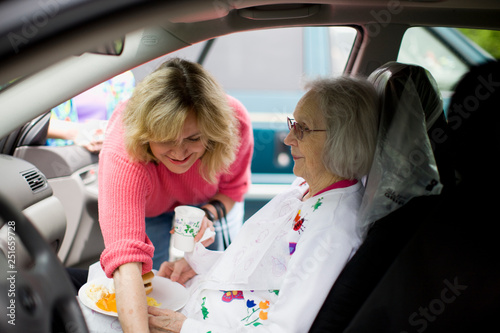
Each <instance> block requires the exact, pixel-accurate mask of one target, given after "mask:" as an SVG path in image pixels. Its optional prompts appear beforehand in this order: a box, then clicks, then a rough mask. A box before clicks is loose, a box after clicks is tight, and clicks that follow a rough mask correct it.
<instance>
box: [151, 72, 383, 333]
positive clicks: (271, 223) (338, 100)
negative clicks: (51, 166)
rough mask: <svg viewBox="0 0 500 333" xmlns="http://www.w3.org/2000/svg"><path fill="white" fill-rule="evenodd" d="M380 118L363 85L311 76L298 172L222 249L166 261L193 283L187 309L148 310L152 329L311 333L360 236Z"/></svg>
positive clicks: (301, 113) (297, 138)
mask: <svg viewBox="0 0 500 333" xmlns="http://www.w3.org/2000/svg"><path fill="white" fill-rule="evenodd" d="M377 123H378V107H377V98H376V94H375V91H374V88H373V86H372V85H371V84H370V83H368V82H367V81H365V80H363V79H357V78H351V77H340V78H336V79H326V80H318V81H314V82H312V83H311V84H310V85H309V90H308V92H307V93H306V94H305V95H304V96H303V97H302V99H301V100H300V101H299V102H298V104H297V107H296V109H295V111H294V119H288V126H289V128H290V133H289V134H288V136H287V137H286V138H285V143H286V144H287V145H289V146H290V147H291V153H292V156H293V159H294V162H295V165H294V169H293V171H294V174H295V175H296V176H298V177H299V178H298V179H297V180H296V181H295V182H294V183H293V184H292V186H291V187H290V189H289V190H287V191H285V192H284V193H281V194H280V195H278V196H276V197H275V198H273V199H272V200H271V201H270V202H269V203H268V204H267V205H266V206H264V207H263V208H262V209H261V210H260V211H259V212H257V213H256V214H255V215H254V216H253V217H251V218H250V219H249V220H248V221H247V222H246V223H245V224H244V226H243V228H242V229H241V231H240V233H239V235H238V236H237V238H236V239H235V240H234V242H233V243H232V244H231V246H229V248H228V249H227V250H226V251H225V252H211V251H207V250H206V249H205V248H204V247H203V245H202V244H200V243H197V244H196V246H195V251H194V252H193V253H192V254H188V255H186V257H185V259H182V260H180V261H177V262H175V263H164V264H163V265H162V267H161V269H160V271H159V274H160V275H164V276H167V277H170V278H171V279H172V280H174V281H179V282H181V283H185V282H186V281H187V280H189V279H190V280H189V281H188V283H187V285H188V286H189V290H190V298H189V300H188V302H187V304H186V305H185V306H184V308H183V309H182V313H177V312H173V311H170V310H162V309H157V308H153V307H151V308H149V313H150V314H151V316H150V318H149V327H150V331H151V332H166V331H168V332H189V333H193V332H203V333H206V332H210V331H212V332H235V331H238V332H246V331H247V330H248V331H251V330H252V329H254V328H255V327H256V326H259V329H260V331H265V332H284V333H285V332H286V333H290V332H307V331H308V329H309V328H310V326H311V324H312V322H313V320H314V318H315V316H316V313H317V311H318V310H319V308H320V307H321V305H322V303H323V301H324V299H325V297H326V294H327V293H328V291H329V289H330V287H331V285H332V284H333V283H334V282H335V280H336V278H337V276H338V275H339V273H340V271H341V270H342V268H343V267H344V265H345V264H346V262H347V261H348V260H349V259H350V258H351V257H352V255H353V254H354V253H355V252H356V250H357V248H358V247H359V245H360V243H361V242H362V239H361V236H360V235H359V234H358V233H357V229H356V220H357V212H358V208H359V206H360V203H361V197H362V195H363V186H362V184H361V183H360V181H359V180H360V178H361V177H362V176H364V175H365V174H367V173H368V170H369V168H370V166H371V162H372V158H373V153H374V149H375V141H376V135H377ZM193 276H194V278H192V277H193ZM191 278H192V279H191Z"/></svg>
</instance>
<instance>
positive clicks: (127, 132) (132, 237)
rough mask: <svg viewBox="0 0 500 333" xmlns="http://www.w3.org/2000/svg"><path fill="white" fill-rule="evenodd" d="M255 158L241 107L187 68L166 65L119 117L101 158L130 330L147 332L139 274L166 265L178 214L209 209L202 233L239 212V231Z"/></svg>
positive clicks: (106, 222) (111, 270)
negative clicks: (182, 209) (185, 208)
mask: <svg viewBox="0 0 500 333" xmlns="http://www.w3.org/2000/svg"><path fill="white" fill-rule="evenodd" d="M252 152H253V136H252V129H251V123H250V119H249V116H248V113H247V111H246V109H245V108H244V106H243V105H242V104H241V103H240V102H238V101H237V100H236V99H234V98H232V97H230V96H227V95H226V94H225V93H224V91H223V89H222V88H221V87H220V85H219V84H218V83H217V82H216V81H215V79H214V78H213V77H212V76H211V75H210V74H209V73H208V72H207V71H206V70H204V69H203V68H202V67H201V66H200V65H198V64H195V63H191V62H189V61H186V60H181V59H178V58H175V59H171V60H168V61H166V62H165V63H164V64H162V65H161V66H160V68H158V69H157V70H156V71H155V72H153V73H152V74H150V75H149V76H148V77H146V78H145V79H144V80H143V81H141V82H140V83H139V84H138V85H137V87H136V89H135V91H134V93H133V95H132V97H131V99H130V100H129V101H128V102H127V103H126V104H124V105H121V106H120V107H119V108H118V109H117V110H116V111H115V112H114V113H113V116H112V118H111V119H110V122H109V125H108V128H107V132H106V139H105V142H104V145H103V148H102V151H101V154H100V160H99V222H100V225H101V229H102V233H103V237H104V242H105V250H104V251H103V253H102V255H101V265H102V267H103V269H104V271H105V273H106V275H107V276H108V277H113V278H114V281H115V287H116V297H117V305H118V314H119V317H120V321H121V323H122V326H123V328H124V331H125V332H142V331H147V320H146V321H145V320H144V319H145V318H146V317H147V309H146V296H145V294H144V290H143V289H144V287H143V283H142V279H141V275H142V274H144V273H146V272H148V271H150V270H151V269H152V268H153V263H154V268H156V269H158V268H159V266H160V265H161V263H162V262H163V261H165V260H168V242H169V235H170V234H169V231H170V229H171V226H172V215H173V214H172V212H173V210H174V208H175V207H176V206H178V205H196V206H200V207H201V208H203V209H205V210H206V213H207V217H206V218H204V224H205V226H207V225H209V224H210V223H209V219H208V217H209V218H210V219H215V220H217V219H218V218H219V217H220V216H218V213H217V210H216V208H215V207H214V205H215V206H217V205H222V206H223V207H224V208H225V210H226V211H227V212H228V220H231V218H230V215H231V214H233V213H234V212H235V211H236V210H239V211H240V212H241V213H240V214H236V213H237V212H236V213H235V215H237V216H238V215H239V221H238V218H235V219H233V221H232V222H231V221H230V222H229V223H228V224H229V229H231V228H232V229H234V230H231V231H234V232H235V231H237V229H238V227H239V226H241V224H242V219H243V214H242V209H241V207H242V206H241V205H242V204H241V202H242V201H243V196H244V194H245V193H246V191H247V189H248V186H249V183H250V163H251V159H252ZM236 207H238V208H236ZM202 231H203V228H202V230H200V233H199V234H198V237H197V238H195V240H199V239H200V238H201V234H202ZM211 241H213V239H212V240H209V242H211ZM216 242H217V239H216ZM204 245H207V244H206V243H204ZM153 255H154V259H152V258H153ZM141 318H142V320H141ZM140 323H143V324H144V323H145V324H146V326H145V327H142V328H140V327H135V326H134V325H137V324H139V325H140Z"/></svg>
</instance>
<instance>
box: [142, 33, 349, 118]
mask: <svg viewBox="0 0 500 333" xmlns="http://www.w3.org/2000/svg"><path fill="white" fill-rule="evenodd" d="M355 37H356V30H355V29H353V28H349V27H296V28H276V29H268V30H256V31H248V32H241V33H235V34H231V35H227V36H223V37H219V38H216V39H215V40H214V41H213V43H212V44H211V46H210V49H209V51H208V54H207V55H206V57H205V59H204V62H203V66H204V67H205V68H206V69H207V70H208V71H210V72H211V73H212V74H213V75H214V76H215V77H216V79H217V80H218V81H219V82H220V83H221V84H222V86H223V87H224V89H225V90H226V91H227V92H228V93H229V94H231V95H233V96H234V97H236V98H238V99H239V100H240V101H241V102H242V103H243V104H244V105H245V106H246V107H247V109H248V110H249V111H250V112H251V113H253V114H254V117H253V119H255V120H256V121H258V120H259V119H260V118H259V115H258V114H259V113H265V114H267V115H268V114H269V113H279V114H283V113H285V114H291V113H292V112H293V110H294V108H295V105H296V103H297V102H298V100H299V99H300V97H301V96H302V94H303V84H304V82H305V81H306V80H307V79H312V78H316V77H318V76H332V75H340V74H342V73H343V72H344V69H345V66H346V63H347V59H348V57H349V54H350V52H351V49H352V46H353V44H354V39H355ZM206 45H207V42H203V43H198V44H196V45H193V46H191V47H188V48H185V49H182V50H179V51H177V52H174V53H171V54H169V55H167V56H165V57H163V58H160V59H156V60H155V61H153V62H150V63H148V64H145V65H143V66H141V67H142V68H138V69H136V70H135V71H136V72H143V73H136V77H139V80H140V78H141V77H144V76H145V75H147V73H146V72H151V71H152V70H154V69H155V68H156V67H157V66H158V65H159V64H160V63H161V62H163V61H164V60H165V58H168V57H174V56H178V57H182V58H186V59H189V60H191V61H197V60H198V59H199V57H200V55H201V54H202V52H203V49H204V47H205V46H206ZM144 68H146V70H143V69H144ZM265 118H266V119H265V120H264V122H270V121H272V120H271V118H269V117H268V116H266V117H265ZM272 119H274V118H272ZM279 119H280V121H282V119H281V118H279Z"/></svg>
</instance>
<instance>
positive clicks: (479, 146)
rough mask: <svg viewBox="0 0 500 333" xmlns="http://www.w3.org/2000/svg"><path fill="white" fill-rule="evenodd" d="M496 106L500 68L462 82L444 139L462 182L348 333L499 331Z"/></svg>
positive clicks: (476, 72)
mask: <svg viewBox="0 0 500 333" xmlns="http://www.w3.org/2000/svg"><path fill="white" fill-rule="evenodd" d="M499 105H500V65H499V64H498V62H496V63H492V64H487V65H483V66H480V67H478V68H473V69H472V70H471V72H470V73H469V74H468V75H466V76H465V78H464V79H463V80H462V81H461V82H460V83H459V85H458V86H457V89H456V92H455V94H454V96H453V98H452V100H451V103H450V111H449V118H448V119H449V127H448V133H447V136H446V138H447V141H448V143H449V145H450V151H451V154H450V155H451V157H452V161H453V165H454V167H455V169H456V170H457V171H458V172H459V174H460V182H459V183H458V184H457V187H456V189H455V190H454V191H451V192H447V193H446V194H445V195H444V196H443V197H442V201H441V202H440V204H439V206H437V207H434V210H433V211H431V212H429V214H428V216H427V218H426V219H424V220H422V221H421V222H420V226H419V228H418V230H417V231H416V233H415V235H414V236H413V237H412V239H411V240H410V242H409V243H408V245H407V246H405V247H404V249H403V250H402V251H401V253H400V254H399V255H398V256H397V258H396V260H395V261H394V263H393V264H392V265H391V267H390V268H389V269H388V271H387V273H386V274H385V275H384V277H383V278H382V279H381V281H380V282H379V284H378V285H377V286H376V288H375V289H374V291H373V292H372V293H371V295H370V296H369V297H368V299H367V300H366V302H365V303H364V304H363V306H362V307H361V309H360V310H359V311H358V313H357V314H356V316H355V317H354V319H353V320H352V321H351V323H350V324H349V326H348V328H347V329H346V332H356V333H358V332H384V333H386V332H398V333H399V332H426V333H427V332H487V331H491V330H493V331H495V330H497V327H498V323H497V317H498V313H500V301H499V300H500V263H499V260H500V246H499V245H498V232H497V231H498V229H499V228H498V226H497V225H498V223H499V219H498V210H497V209H496V207H497V205H498V199H499V195H498V188H499V187H498V186H499V185H500V184H499V183H500V181H499V180H498V177H497V176H496V174H495V172H494V171H493V170H494V166H495V163H494V161H495V160H496V159H497V156H498V155H499V154H500V136H499V131H498V130H499V128H500V114H499V112H498V111H499V110H498V109H499ZM489 171H493V172H492V173H490V172H489ZM495 171H496V170H495Z"/></svg>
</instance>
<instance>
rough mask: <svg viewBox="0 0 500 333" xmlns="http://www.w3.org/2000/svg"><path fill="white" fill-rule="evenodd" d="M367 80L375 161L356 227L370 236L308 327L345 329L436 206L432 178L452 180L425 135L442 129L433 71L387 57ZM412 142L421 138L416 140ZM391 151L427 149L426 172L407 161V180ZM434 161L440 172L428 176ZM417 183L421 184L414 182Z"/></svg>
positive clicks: (436, 144)
mask: <svg viewBox="0 0 500 333" xmlns="http://www.w3.org/2000/svg"><path fill="white" fill-rule="evenodd" d="M369 80H370V81H372V82H373V83H374V85H375V87H376V90H377V92H378V94H379V96H380V98H381V116H380V119H381V120H380V126H379V136H378V139H377V140H378V143H377V151H376V153H375V160H374V165H373V166H372V170H371V172H370V174H369V176H368V181H367V189H366V192H365V197H364V199H363V204H362V208H361V211H360V216H361V217H360V221H359V222H360V226H361V228H362V229H361V230H360V232H366V233H367V236H366V239H365V241H364V242H363V244H362V245H361V246H360V248H359V249H358V251H357V252H356V254H355V255H354V256H353V257H352V258H351V260H350V261H349V262H348V263H347V264H346V266H345V268H344V269H343V271H342V272H341V274H340V275H339V277H338V279H337V280H336V282H335V284H334V285H333V287H332V288H331V290H330V291H329V294H328V296H327V298H326V300H325V302H324V304H323V306H322V308H321V310H320V311H319V313H318V315H317V318H316V320H315V321H314V323H313V325H312V327H311V330H310V332H342V331H343V330H344V329H345V328H346V327H347V326H348V324H349V323H350V321H351V320H352V318H353V317H354V316H355V314H356V313H357V311H358V310H359V309H360V308H361V306H362V304H363V303H364V302H365V300H366V299H367V298H368V296H369V295H370V293H371V292H372V290H373V289H374V288H375V286H376V285H377V284H378V282H379V281H380V279H381V278H382V277H383V275H384V273H385V272H386V270H387V269H388V267H389V266H390V265H391V264H392V262H393V261H394V259H395V258H396V256H397V255H398V254H399V252H400V251H401V249H402V248H403V247H404V246H405V245H406V243H407V242H408V240H409V239H410V238H411V236H412V235H413V234H414V233H415V231H416V229H417V228H418V226H419V225H420V223H421V221H422V219H423V218H424V217H425V216H426V215H427V214H428V211H429V209H430V208H429V207H432V206H437V205H438V204H439V202H440V200H441V198H440V196H437V195H431V196H429V195H430V194H438V193H439V192H440V191H441V188H440V185H439V184H438V183H437V182H434V183H432V180H431V179H435V178H436V177H439V179H440V182H441V184H443V185H444V189H443V191H445V190H446V191H448V190H449V189H450V188H453V184H454V176H453V171H452V169H451V166H450V164H449V160H448V158H447V157H446V155H445V154H444V152H445V151H446V150H445V144H444V142H441V140H429V138H428V137H427V134H429V137H432V133H434V134H436V133H438V134H441V133H443V131H444V130H445V127H446V120H445V117H444V112H443V109H442V102H441V99H440V94H439V91H438V89H437V85H436V83H435V81H434V79H433V78H432V76H431V75H430V74H429V73H428V72H427V71H426V70H425V69H423V68H422V67H419V66H414V65H405V64H400V63H396V62H391V63H388V64H386V65H384V66H382V67H380V68H379V69H377V70H376V71H374V73H373V74H372V75H370V77H369ZM410 121H413V122H415V124H412V125H414V126H410V124H408V122H410ZM391 128H392V129H391ZM391 131H392V133H391ZM395 131H396V133H394V132H395ZM438 138H439V136H438ZM391 140H392V141H395V142H391ZM415 140H417V141H418V140H420V141H423V143H422V142H416V144H415ZM426 140H427V142H424V141H426ZM403 145H406V147H403ZM431 147H432V148H433V150H434V154H432V150H431ZM394 148H395V149H396V150H398V151H399V152H400V153H403V152H404V154H411V152H412V151H413V150H415V149H419V151H425V149H427V150H428V153H429V154H430V155H429V156H427V158H428V159H429V160H428V161H425V162H422V163H421V164H422V165H423V170H422V169H421V170H417V169H418V165H410V166H409V167H410V168H411V169H408V170H406V171H403V172H407V173H408V177H402V171H401V170H400V169H399V170H396V169H398V168H400V166H401V165H403V164H404V161H401V157H403V158H404V156H399V155H398V154H393V152H391V150H392V149H394ZM383 159H385V160H383ZM414 164H416V163H414ZM436 165H437V167H438V169H439V176H437V174H432V169H433V168H434V167H435V166H436ZM381 168H384V170H381ZM424 171H426V172H429V174H426V173H425V172H424ZM391 173H392V175H388V174H391ZM417 177H418V178H420V179H417ZM421 180H424V181H423V182H420V183H419V181H421ZM435 180H436V179H435ZM415 184H417V185H415ZM426 184H427V185H431V186H426ZM432 184H434V186H433V185H432ZM377 191H379V193H377ZM389 191H392V192H391V195H393V197H392V201H404V202H401V203H394V202H391V200H390V199H391V198H388V196H387V193H388V192H389ZM399 195H400V196H399ZM397 196H399V197H397ZM401 204H404V205H402V206H401ZM375 221H376V222H375Z"/></svg>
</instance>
